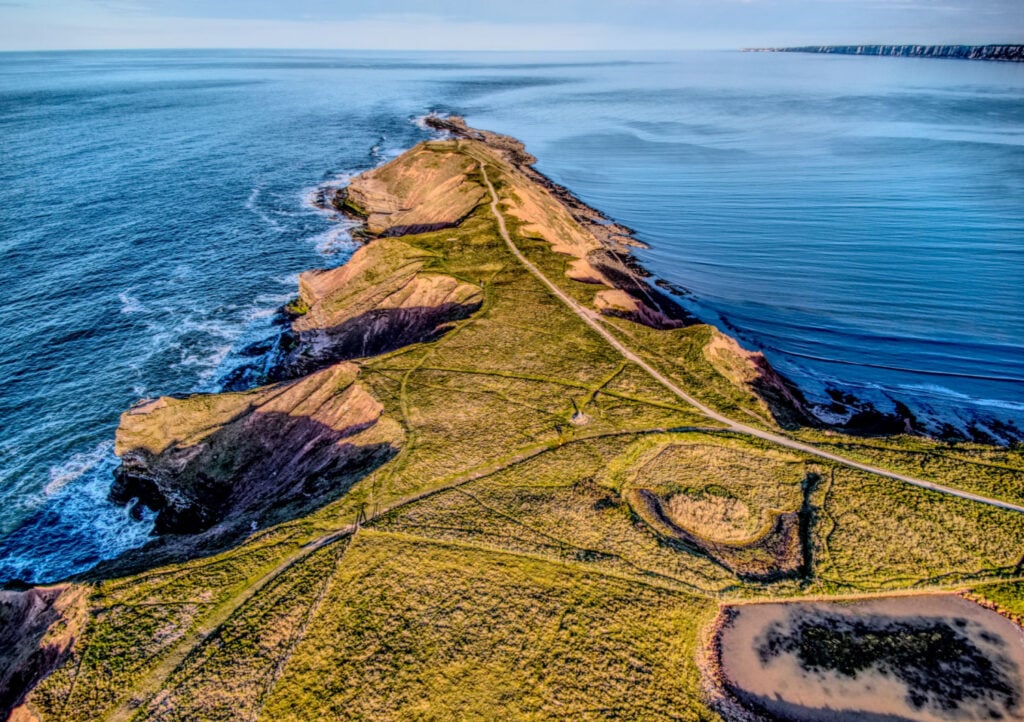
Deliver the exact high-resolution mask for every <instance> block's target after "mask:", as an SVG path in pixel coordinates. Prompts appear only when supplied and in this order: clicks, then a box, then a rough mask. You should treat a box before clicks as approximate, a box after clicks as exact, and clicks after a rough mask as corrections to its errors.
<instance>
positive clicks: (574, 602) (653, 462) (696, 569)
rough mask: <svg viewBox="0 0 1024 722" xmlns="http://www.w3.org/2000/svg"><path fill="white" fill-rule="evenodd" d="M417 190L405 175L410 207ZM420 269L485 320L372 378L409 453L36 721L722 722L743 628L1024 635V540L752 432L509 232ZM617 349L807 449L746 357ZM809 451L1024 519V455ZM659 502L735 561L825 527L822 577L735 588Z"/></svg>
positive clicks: (148, 613)
mask: <svg viewBox="0 0 1024 722" xmlns="http://www.w3.org/2000/svg"><path fill="white" fill-rule="evenodd" d="M444 153H448V154H451V153H456V154H467V155H466V156H465V158H460V159H456V160H458V162H451V163H440V162H433V161H432V162H431V168H432V170H431V173H434V172H435V171H436V170H437V169H438V168H442V169H443V168H449V167H450V168H462V169H467V168H468V169H469V170H468V171H465V172H466V177H465V178H464V183H463V186H460V188H462V190H461V191H460V192H461V193H462V194H463V195H462V198H475V197H481V198H482V197H483V194H482V192H481V193H477V191H476V190H474V188H473V187H472V186H473V184H474V183H476V184H479V182H480V179H479V177H478V176H477V174H476V171H475V170H474V168H475V164H476V162H478V161H479V160H481V159H484V160H486V161H487V163H488V169H489V170H488V174H489V177H491V178H492V180H493V181H494V182H495V186H496V187H497V189H498V192H499V195H501V196H502V198H503V199H504V200H505V201H506V204H507V205H508V206H509V207H516V208H520V210H521V212H522V213H525V211H522V209H523V208H533V209H534V212H541V211H543V209H544V208H546V207H547V206H545V205H544V204H540V203H537V202H533V201H530V198H531V196H529V193H532V192H534V191H532V190H530V189H529V188H527V187H526V186H524V183H525V180H524V179H523V178H522V177H520V176H518V175H517V173H516V171H515V170H514V169H512V168H511V167H510V166H508V164H507V163H505V162H504V161H503V160H502V159H501V158H499V157H497V156H494V155H492V154H490V151H488V150H487V149H486V148H484V147H483V146H479V145H476V144H467V143H463V144H462V145H461V146H459V147H458V148H456V146H454V144H447V145H446V144H434V145H433V146H432V147H431V149H430V152H425V153H420V154H418V155H417V156H416V157H417V158H421V159H422V158H424V157H428V158H429V157H430V156H431V154H444ZM467 158H468V159H469V161H472V162H469V161H467V160H466V159H467ZM399 162H402V161H399ZM407 162H412V161H407ZM414 171H415V168H411V169H410V168H407V169H405V170H404V171H403V172H402V173H399V174H398V176H396V177H401V178H402V179H403V181H402V182H403V183H405V184H408V182H409V179H410V178H411V177H415V172H414ZM477 190H481V189H477ZM531 203H532V205H531ZM538 208H539V209H540V211H537V210H536V209H538ZM404 212H405V211H403V213H404ZM385 220H386V219H385ZM507 220H508V224H509V228H510V230H511V231H512V233H513V235H514V238H515V241H516V243H517V244H518V245H519V246H520V248H521V250H522V251H523V253H525V254H526V255H527V256H528V258H529V259H530V260H531V261H532V262H533V263H535V264H536V265H537V267H538V268H540V269H541V270H542V272H543V273H544V274H545V275H546V276H547V277H548V278H550V279H551V280H552V281H553V282H555V283H556V284H557V285H558V286H559V288H562V289H564V290H565V291H566V292H567V293H569V294H570V295H571V297H572V298H574V299H576V300H577V301H578V302H579V303H581V304H586V305H588V306H589V305H590V304H592V302H593V298H594V295H595V293H596V292H597V290H599V288H600V287H599V286H596V285H595V284H593V283H584V282H580V281H575V280H571V279H570V278H569V277H567V276H566V275H565V274H566V271H567V270H569V268H570V266H571V265H572V263H573V260H574V257H573V256H570V255H567V254H559V253H555V252H553V251H552V249H551V244H550V243H549V241H551V240H553V239H551V238H546V237H545V236H544V233H543V232H541V231H543V229H544V228H558V227H564V223H565V219H564V218H562V217H558V218H551V219H547V220H545V219H544V218H541V219H539V221H538V220H535V221H534V222H533V223H532V224H531V223H526V222H525V221H523V220H522V219H521V218H519V217H516V216H512V215H510V216H509V217H508V219H507ZM379 222H381V223H383V222H384V221H383V220H381V221H379ZM560 224H561V225H560ZM538 229H541V230H540V231H539V230H538ZM400 241H401V243H404V244H408V247H409V248H411V249H413V250H412V251H410V252H412V253H414V254H415V255H416V256H417V258H424V259H426V261H425V270H426V271H427V272H436V273H439V274H442V273H443V274H446V275H450V276H453V277H455V278H457V279H459V280H460V281H462V282H465V283H469V284H474V285H475V286H478V287H479V288H480V289H481V291H482V294H483V303H482V306H481V308H480V310H478V311H477V312H476V313H475V314H473V315H472V316H471V317H469V318H466V319H463V320H458V321H455V322H453V323H451V324H450V325H449V327H448V328H447V329H445V333H443V334H442V335H440V336H439V337H438V338H437V339H436V340H433V341H431V342H429V343H418V344H412V345H409V346H405V347H403V348H400V349H398V350H395V351H392V352H390V353H386V354H382V355H379V356H375V357H371V358H364V359H358V360H356V361H355V363H356V364H357V365H358V366H359V370H360V375H359V379H360V383H361V384H362V385H363V386H364V387H365V388H366V389H367V390H368V391H369V392H370V393H371V394H372V395H373V396H374V398H376V399H377V401H379V402H380V404H382V405H383V407H384V413H385V414H386V416H387V417H389V418H390V419H394V420H396V422H397V423H400V424H401V425H402V427H403V430H404V440H403V443H402V446H401V449H400V451H399V452H398V453H397V455H396V456H395V457H394V458H392V459H391V460H390V461H388V462H387V463H386V464H384V465H383V466H380V467H379V468H377V469H375V470H374V471H372V472H371V473H368V474H367V475H366V476H364V477H363V478H361V479H359V480H358V481H357V482H356V483H355V484H354V485H353V486H352V487H351V488H350V489H349V490H348V491H347V492H346V493H345V494H344V495H342V496H340V498H334V497H331V496H327V497H326V498H330V499H333V500H332V501H330V502H329V503H326V504H325V505H324V506H322V507H320V508H318V509H315V510H313V511H312V512H310V513H308V514H306V515H304V516H302V517H301V518H297V519H292V520H290V521H285V522H283V523H279V524H276V525H275V526H272V527H270V528H268V529H261V530H260V531H258V532H256V533H254V534H253V535H252V536H250V537H249V538H248V539H247V540H245V541H244V542H242V543H240V545H239V546H237V547H236V548H234V549H231V550H228V551H223V552H221V553H219V554H217V555H214V556H205V557H199V558H196V559H192V560H190V561H184V562H180V563H176V564H172V565H169V566H164V565H161V566H158V567H156V568H152V569H149V570H147V571H144V572H141V573H135V574H128V575H125V576H117V577H114V578H110V577H109V575H108V578H105V579H102V580H94V581H91V582H88V583H86V584H85V586H86V587H87V588H88V591H89V593H90V598H89V618H88V622H87V624H86V626H85V631H84V633H83V635H82V637H81V638H80V639H79V640H78V643H77V644H76V645H75V648H74V651H73V653H72V655H71V656H70V658H69V659H68V660H67V661H66V662H65V663H64V664H63V665H62V666H61V667H60V668H59V669H58V670H57V671H56V672H55V673H54V674H53V675H51V676H50V677H49V678H48V679H46V680H45V681H44V682H43V683H42V684H41V685H40V686H39V687H37V688H36V689H35V691H33V692H32V694H31V695H30V697H29V699H28V708H27V711H29V712H31V714H34V715H36V717H37V718H38V719H40V720H104V719H108V720H127V719H137V720H142V719H159V720H195V719H204V720H205V719H209V720H255V719H265V720H292V719H295V720H299V719H302V720H307V719H310V720H311V719H349V718H351V719H409V720H412V719H416V720H427V719H430V720H435V719H436V720H446V719H527V720H529V719H607V718H628V719H680V720H713V719H717V718H718V717H717V714H716V713H715V712H713V711H712V710H710V709H709V708H708V707H707V705H706V704H705V703H704V701H703V696H702V692H701V687H700V685H701V682H700V675H699V672H698V669H697V662H696V659H697V657H698V646H699V644H698V641H699V639H700V636H701V633H702V630H703V629H704V628H705V627H706V626H707V625H708V624H709V623H710V622H711V620H712V619H713V618H714V616H715V614H716V612H717V610H718V605H719V603H721V602H722V601H728V600H735V599H746V598H773V597H793V596H801V595H822V594H843V593H861V592H868V591H871V592H874V591H885V590H897V589H898V590H906V589H930V588H957V587H966V586H970V587H972V588H974V589H975V590H977V593H978V594H980V595H983V596H985V597H986V598H989V599H992V600H993V601H995V602H996V603H998V604H1001V605H1007V606H1008V608H1011V609H1020V608H1021V602H1020V599H1021V595H1020V588H1021V586H1020V582H1019V581H1014V580H1016V579H1018V578H1019V577H1020V575H1021V556H1022V554H1024V515H1022V514H1019V513H1016V512H1011V511H1005V510H1000V509H996V508H993V507H990V506H986V505H984V504H979V503H977V502H973V501H968V500H964V499H960V498H954V497H951V496H949V495H945V494H942V493H938V492H934V491H926V490H924V489H920V488H917V487H912V486H909V485H907V484H905V483H902V482H899V481H894V480H892V479H888V478H884V477H880V476H876V475H873V474H868V473H866V472H861V471H855V470H853V469H850V468H848V467H844V466H842V465H839V464H833V463H830V462H828V463H826V462H823V461H821V460H820V459H817V458H815V457H812V456H809V455H807V454H804V453H801V452H798V451H792V450H790V449H784V448H781V447H779V446H777V445H774V444H772V443H770V442H768V441H763V440H759V439H756V438H753V437H750V436H743V435H740V434H737V433H734V432H728V431H725V430H724V429H723V428H722V425H721V424H720V423H716V422H713V421H711V420H710V419H708V418H707V417H706V416H704V415H703V414H701V413H700V412H699V411H698V410H697V409H696V408H693V407H690V406H687V405H686V404H685V403H684V402H682V401H681V400H680V399H679V398H677V397H676V396H675V395H673V394H672V393H670V392H669V391H667V390H666V389H665V388H664V387H663V386H662V385H661V384H659V383H658V382H657V381H655V380H654V379H653V378H652V377H651V376H650V375H649V374H647V373H646V372H645V371H644V370H643V369H642V368H641V367H640V366H638V365H636V364H634V363H631V362H629V361H628V360H624V359H623V358H622V356H621V355H620V354H619V353H618V352H617V351H616V350H615V349H614V348H613V347H612V346H611V345H610V344H609V343H608V342H607V341H606V340H605V339H603V338H602V337H601V336H600V335H599V334H597V333H596V332H594V330H593V329H591V328H590V327H589V326H588V325H587V324H586V323H584V322H583V321H582V320H581V319H580V318H579V317H578V316H577V315H575V314H574V313H573V312H572V311H571V310H570V309H569V308H568V307H567V306H566V305H565V304H564V303H562V302H561V301H560V300H559V299H558V298H556V297H555V296H554V295H552V293H551V292H550V291H549V290H548V289H547V288H545V286H544V285H543V284H542V283H541V282H540V281H539V280H538V279H537V278H535V277H534V276H532V275H530V274H529V273H528V272H526V270H525V269H524V267H523V266H522V265H521V264H520V263H519V262H518V261H517V259H516V258H515V256H514V255H513V254H512V253H511V252H510V251H509V249H508V248H507V246H506V245H505V243H504V242H503V241H502V239H501V238H500V237H499V235H498V232H497V227H496V222H495V219H494V217H493V215H492V214H491V212H490V210H489V208H488V207H487V205H486V204H480V205H478V206H477V207H476V208H475V209H474V210H472V211H471V213H470V214H469V215H468V216H467V217H466V218H464V219H463V220H462V222H461V223H460V224H459V225H458V226H455V227H452V228H445V229H442V230H438V231H432V232H429V233H421V234H416V235H407V236H403V237H402V238H401V239H400ZM386 270H387V269H376V270H374V269H370V270H368V272H369V273H380V274H381V276H382V277H383V276H386V275H387V273H386ZM362 280H363V281H366V280H367V279H365V278H364V279H362ZM606 323H607V324H608V326H609V327H610V328H612V329H614V330H615V333H616V334H617V336H618V337H619V338H621V339H622V341H623V342H624V343H626V344H628V345H630V347H631V348H633V349H635V351H636V352H637V353H638V354H639V355H641V356H642V358H644V359H645V360H647V361H648V362H650V363H652V364H653V365H655V366H656V367H657V368H658V369H660V370H661V371H662V372H663V373H665V374H666V375H668V376H669V377H670V378H671V379H672V380H673V381H674V382H676V383H678V384H680V385H681V386H682V387H684V388H685V389H687V391H688V392H690V393H692V394H693V395H694V396H695V397H697V398H698V399H700V400H701V401H702V402H703V403H706V404H708V405H710V406H711V407H713V408H714V409H716V410H717V411H719V412H721V413H723V414H726V415H729V416H730V417H732V418H736V419H741V420H742V421H743V422H744V423H747V424H751V425H754V426H757V427H759V428H764V429H769V430H772V431H775V432H780V433H781V432H783V431H786V430H785V429H783V428H782V427H781V426H780V425H779V421H778V420H777V419H776V418H775V417H774V416H773V414H772V410H771V408H770V407H769V405H768V404H766V403H765V402H764V401H763V400H762V399H761V398H759V397H758V396H757V395H756V394H754V393H753V391H752V389H751V387H750V385H749V384H748V383H746V381H745V380H744V377H743V374H744V373H746V371H744V369H746V368H747V366H746V365H745V364H746V363H747V362H746V361H745V360H744V358H743V357H736V359H735V360H734V362H727V361H723V360H722V356H721V353H722V351H721V349H722V348H724V347H723V346H722V345H721V342H720V340H719V341H716V333H717V332H715V331H714V330H713V329H711V328H710V327H707V326H699V325H698V326H690V327H686V328H678V329H673V330H655V329H652V328H649V327H646V326H642V325H640V324H637V323H634V322H631V321H628V320H625V319H621V318H614V319H609V320H607V322H606ZM712 343H716V344H717V345H716V347H715V348H716V349H718V350H717V351H715V352H714V353H711V352H709V351H708V347H709V344H712ZM726 350H727V349H726ZM786 433H791V434H793V436H794V437H795V438H799V439H802V440H804V441H807V442H810V443H813V444H817V445H820V446H822V447H823V448H828V449H831V450H835V451H839V452H841V453H843V454H847V455H849V456H850V457H851V458H854V459H858V460H863V461H867V462H869V463H871V464H877V465H879V466H884V467H886V468H891V469H894V470H899V471H904V472H908V473H915V474H919V475H920V476H922V477H927V478H932V479H935V480H936V481H940V482H942V483H945V484H948V485H949V486H951V487H956V488H963V489H968V490H971V491H977V492H980V493H985V494H990V495H992V496H995V497H999V498H1003V499H1008V500H1024V476H1022V474H1024V460H1022V456H1021V452H1020V451H1019V450H1016V451H1013V450H999V449H994V448H990V447H981V446H976V445H967V444H957V445H949V444H943V443H940V442H933V441H930V440H926V439H920V438H909V437H908V438H903V437H899V438H891V439H865V438H854V437H847V436H841V435H837V434H824V433H822V432H819V431H811V430H806V429H804V430H793V429H790V430H788V431H786ZM809 480H813V481H814V483H809ZM640 492H644V493H648V494H650V495H652V496H653V497H655V498H656V499H657V500H658V503H659V505H660V508H661V510H662V511H663V514H664V518H665V519H667V523H669V524H670V525H671V526H672V528H677V529H681V530H684V531H685V532H687V533H689V534H692V535H694V537H695V538H698V539H701V540H706V541H707V542H708V543H709V544H718V545H726V546H728V545H743V544H745V543H748V542H751V541H752V540H757V539H759V538H761V537H763V536H764V535H765V534H766V533H767V532H766V529H767V530H770V529H771V528H772V525H773V524H774V523H775V521H776V520H777V519H779V518H781V517H782V516H784V515H787V514H788V515H790V516H791V518H792V519H795V518H796V516H795V515H796V514H798V513H803V514H805V517H802V518H804V519H805V521H806V523H805V526H804V527H801V532H800V533H802V534H804V537H802V538H801V543H802V544H803V546H805V547H806V549H805V550H804V549H801V550H800V551H801V553H803V551H806V553H807V555H808V559H807V563H806V568H805V569H802V570H801V571H800V573H799V574H795V573H794V574H788V575H784V576H780V577H779V578H777V579H773V580H771V581H754V580H752V579H751V578H749V577H745V576H743V575H741V574H737V573H736V570H735V568H734V567H733V566H730V563H728V561H727V560H725V559H724V557H722V556H721V555H718V556H716V554H715V553H712V551H709V550H710V549H712V547H701V546H700V545H697V546H693V545H690V546H687V545H683V544H679V543H677V540H675V539H673V538H671V537H670V536H667V535H666V533H665V531H664V529H662V528H660V527H659V526H658V524H657V523H656V522H655V521H652V519H650V518H647V517H645V516H644V513H643V510H642V509H638V507H637V504H636V501H635V499H636V497H635V495H636V494H638V493H640ZM357 521H359V522H360V525H359V528H358V530H357V529H356V528H355V527H354V526H353V525H354V524H355V523H356V522H357ZM794 523H795V522H794ZM801 523H804V522H801ZM722 548H724V547H722ZM1014 605H1016V606H1014Z"/></svg>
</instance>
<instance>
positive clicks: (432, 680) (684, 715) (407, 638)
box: [262, 532, 716, 720]
mask: <svg viewBox="0 0 1024 722" xmlns="http://www.w3.org/2000/svg"><path fill="white" fill-rule="evenodd" d="M322 609H323V611H322V613H321V614H320V615H318V616H317V618H316V619H315V620H314V621H313V623H312V624H311V625H310V627H309V629H308V630H307V632H306V636H305V638H304V639H303V641H302V642H301V643H300V644H299V645H298V647H297V648H296V649H295V652H294V654H292V655H291V657H290V660H289V662H288V664H287V665H286V666H285V669H284V671H283V674H282V676H281V679H280V681H279V682H278V684H277V685H276V686H275V688H274V690H273V692H272V693H271V695H270V697H269V699H268V700H267V704H266V706H265V708H264V711H263V715H262V719H268V720H299V719H305V718H306V715H305V714H304V713H303V712H302V710H311V709H316V710H319V714H321V715H322V716H323V717H325V718H334V719H340V718H345V719H395V720H403V719H438V720H441V719H480V720H485V719H553V718H558V719H607V718H609V717H627V718H629V719H683V720H711V719H716V716H715V715H713V714H712V713H711V712H710V711H708V710H707V709H706V708H704V706H703V704H702V702H701V695H700V690H699V686H698V684H697V682H696V680H697V670H696V664H695V653H696V648H695V641H694V640H695V637H696V633H697V631H698V629H699V628H700V627H701V626H702V625H703V624H706V623H707V622H708V621H709V620H710V618H711V617H712V616H713V615H714V613H715V611H716V605H715V604H713V603H711V602H709V601H708V600H706V599H701V598H699V597H695V596H690V595H686V594H682V593H679V592H674V591H669V590H666V589H661V588H657V587H651V586H647V585H643V584H637V583H629V582H626V581H623V580H621V579H617V578H615V577H609V576H606V575H602V574H596V573H592V572H587V571H584V570H580V569H578V568H575V567H573V566H567V565H564V564H557V563H552V562H550V561H546V560H538V559H532V558H528V557H524V556H517V555H509V554H505V553H501V552H497V551H491V550H488V549H479V548H476V547H473V546H469V545H464V544H455V543H450V542H449V543H438V542H428V541H425V540H422V539H418V538H416V537H411V536H407V535H396V534H382V533H379V532H378V533H371V532H363V533H362V534H360V535H359V536H357V538H356V540H355V541H354V542H353V544H352V546H351V548H350V549H349V550H348V552H347V553H346V559H345V565H344V567H343V570H342V571H341V572H340V573H339V574H338V575H337V577H336V578H335V580H334V581H333V582H332V584H331V586H330V588H329V589H328V592H327V594H326V596H325V598H324V600H323V603H322Z"/></svg>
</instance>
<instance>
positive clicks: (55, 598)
mask: <svg viewBox="0 0 1024 722" xmlns="http://www.w3.org/2000/svg"><path fill="white" fill-rule="evenodd" d="M85 596H86V590H85V589H84V588H82V587H77V586H67V585H62V586H56V587H36V588H34V589H28V590H25V591H22V592H18V591H0V719H11V720H28V719H32V717H31V715H29V714H28V712H27V711H26V710H24V709H17V708H18V705H20V704H21V703H22V701H23V698H24V693H25V692H27V691H28V690H30V689H31V688H32V687H33V686H35V685H36V684H37V683H38V682H39V680H41V679H43V678H44V677H46V676H47V675H48V674H50V672H52V671H53V670H54V669H56V668H57V667H58V666H59V665H60V664H61V662H63V661H64V659H65V658H66V657H67V655H68V653H69V652H70V651H71V647H72V645H73V644H74V643H75V639H76V638H77V637H78V635H79V633H80V631H81V628H82V626H83V624H84V621H85ZM12 712H13V714H12Z"/></svg>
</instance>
